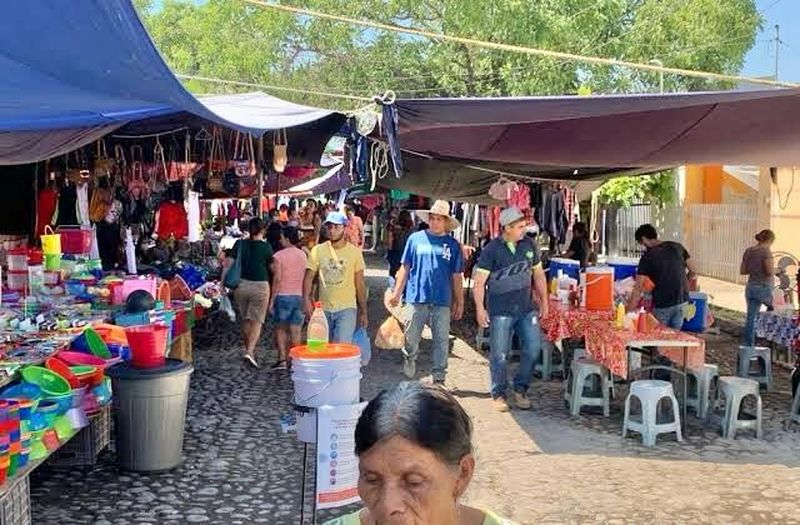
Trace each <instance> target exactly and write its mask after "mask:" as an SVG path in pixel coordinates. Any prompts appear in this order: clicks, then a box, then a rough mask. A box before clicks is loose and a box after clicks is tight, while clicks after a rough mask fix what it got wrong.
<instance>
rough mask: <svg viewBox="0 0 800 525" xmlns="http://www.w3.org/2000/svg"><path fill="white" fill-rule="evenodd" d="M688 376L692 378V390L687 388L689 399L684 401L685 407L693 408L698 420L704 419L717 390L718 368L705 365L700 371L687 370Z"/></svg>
mask: <svg viewBox="0 0 800 525" xmlns="http://www.w3.org/2000/svg"><path fill="white" fill-rule="evenodd" d="M689 376H690V377H692V378H694V388H693V389H692V388H691V385H690V386H689V389H690V390H689V396H688V397H689V399H687V400H686V406H687V407H689V408H693V409H694V412H695V414H697V417H699V418H700V419H706V418H707V417H708V412H709V410H708V408H709V406H710V405H711V402H712V401H713V400H714V398H715V397H716V391H717V388H719V367H718V366H717V365H711V364H705V365H703V368H702V369H701V370H689ZM712 391H713V395H712Z"/></svg>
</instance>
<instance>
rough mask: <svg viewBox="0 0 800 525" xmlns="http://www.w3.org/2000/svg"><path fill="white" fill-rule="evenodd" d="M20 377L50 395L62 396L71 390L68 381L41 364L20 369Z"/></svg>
mask: <svg viewBox="0 0 800 525" xmlns="http://www.w3.org/2000/svg"><path fill="white" fill-rule="evenodd" d="M22 377H23V379H25V381H27V382H28V383H32V384H34V385H36V386H38V387H39V388H41V389H42V392H44V393H45V394H49V395H51V396H62V395H64V394H68V393H70V391H71V390H72V389H71V388H70V386H69V381H67V380H66V379H64V377H63V376H61V375H59V374H57V373H55V372H53V371H52V370H50V369H47V368H44V367H42V366H26V367H25V368H23V369H22Z"/></svg>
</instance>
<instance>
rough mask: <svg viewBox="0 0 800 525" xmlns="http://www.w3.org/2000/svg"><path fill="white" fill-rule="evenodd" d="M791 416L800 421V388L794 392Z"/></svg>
mask: <svg viewBox="0 0 800 525" xmlns="http://www.w3.org/2000/svg"><path fill="white" fill-rule="evenodd" d="M789 417H790V418H791V420H792V421H795V422H797V423H800V388H798V389H797V391H796V392H795V393H794V399H793V400H792V411H791V414H789Z"/></svg>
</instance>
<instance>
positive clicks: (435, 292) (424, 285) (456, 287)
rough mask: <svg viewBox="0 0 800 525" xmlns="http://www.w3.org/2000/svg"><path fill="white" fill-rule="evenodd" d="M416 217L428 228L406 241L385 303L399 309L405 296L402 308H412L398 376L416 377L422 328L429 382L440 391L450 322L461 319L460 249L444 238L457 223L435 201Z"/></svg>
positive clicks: (443, 204)
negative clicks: (426, 331) (429, 337)
mask: <svg viewBox="0 0 800 525" xmlns="http://www.w3.org/2000/svg"><path fill="white" fill-rule="evenodd" d="M417 216H418V217H420V218H421V219H422V220H424V221H425V222H427V223H428V229H427V230H423V231H418V232H416V233H413V234H411V235H410V236H409V237H408V241H407V242H406V247H405V250H404V251H403V257H402V260H401V262H402V266H401V267H400V269H399V270H398V272H397V277H396V284H395V288H394V295H393V297H392V299H391V300H390V304H391V305H392V306H397V305H398V304H400V299H401V298H402V297H403V292H404V291H405V299H406V303H408V304H410V305H411V306H412V312H413V315H412V316H411V321H410V322H409V323H408V326H406V332H405V336H406V344H405V347H404V348H403V358H404V359H403V373H404V374H405V376H406V377H407V378H409V379H413V378H414V376H415V375H416V373H417V365H416V362H417V354H418V353H419V341H420V339H421V338H422V329H423V328H424V327H425V324H426V323H427V324H429V326H430V327H431V332H432V334H433V368H432V370H431V377H432V378H433V382H434V384H438V385H441V386H444V381H445V377H446V375H447V356H448V353H449V349H450V348H449V347H450V318H451V317H452V318H453V319H454V320H456V321H457V320H459V319H461V316H462V315H463V314H464V285H463V280H462V272H463V271H464V268H463V266H464V263H463V258H462V255H461V246H460V245H459V244H458V241H456V240H455V239H454V238H453V237H452V236H451V235H450V233H449V232H451V231H453V230H454V229H456V228H458V227H459V226H460V223H459V222H458V220H457V219H455V218H453V217H451V216H450V205H449V204H448V203H447V201H436V202H435V203H434V204H433V207H431V209H430V210H424V211H417ZM451 305H452V310H451Z"/></svg>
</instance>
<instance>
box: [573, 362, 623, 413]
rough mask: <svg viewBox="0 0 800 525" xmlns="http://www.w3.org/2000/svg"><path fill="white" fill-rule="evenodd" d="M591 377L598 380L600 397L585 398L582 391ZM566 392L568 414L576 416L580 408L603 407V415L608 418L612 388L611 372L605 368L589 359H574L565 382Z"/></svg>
mask: <svg viewBox="0 0 800 525" xmlns="http://www.w3.org/2000/svg"><path fill="white" fill-rule="evenodd" d="M592 377H597V378H599V382H600V396H586V395H584V389H585V387H586V383H587V382H589V381H591V379H592ZM566 383H567V385H566V388H567V391H566V393H565V399H566V401H567V403H569V408H570V414H571V415H573V416H577V415H578V414H580V411H581V407H584V406H592V407H603V415H604V416H606V417H608V416H609V412H610V399H609V398H610V392H611V391H612V390H613V388H614V383H613V381H612V380H611V372H609V371H608V369H607V368H606V367H604V366H603V365H601V364H600V363H598V362H597V361H592V360H591V359H576V360H573V361H572V366H571V367H570V374H569V379H568V380H567V381H566Z"/></svg>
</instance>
